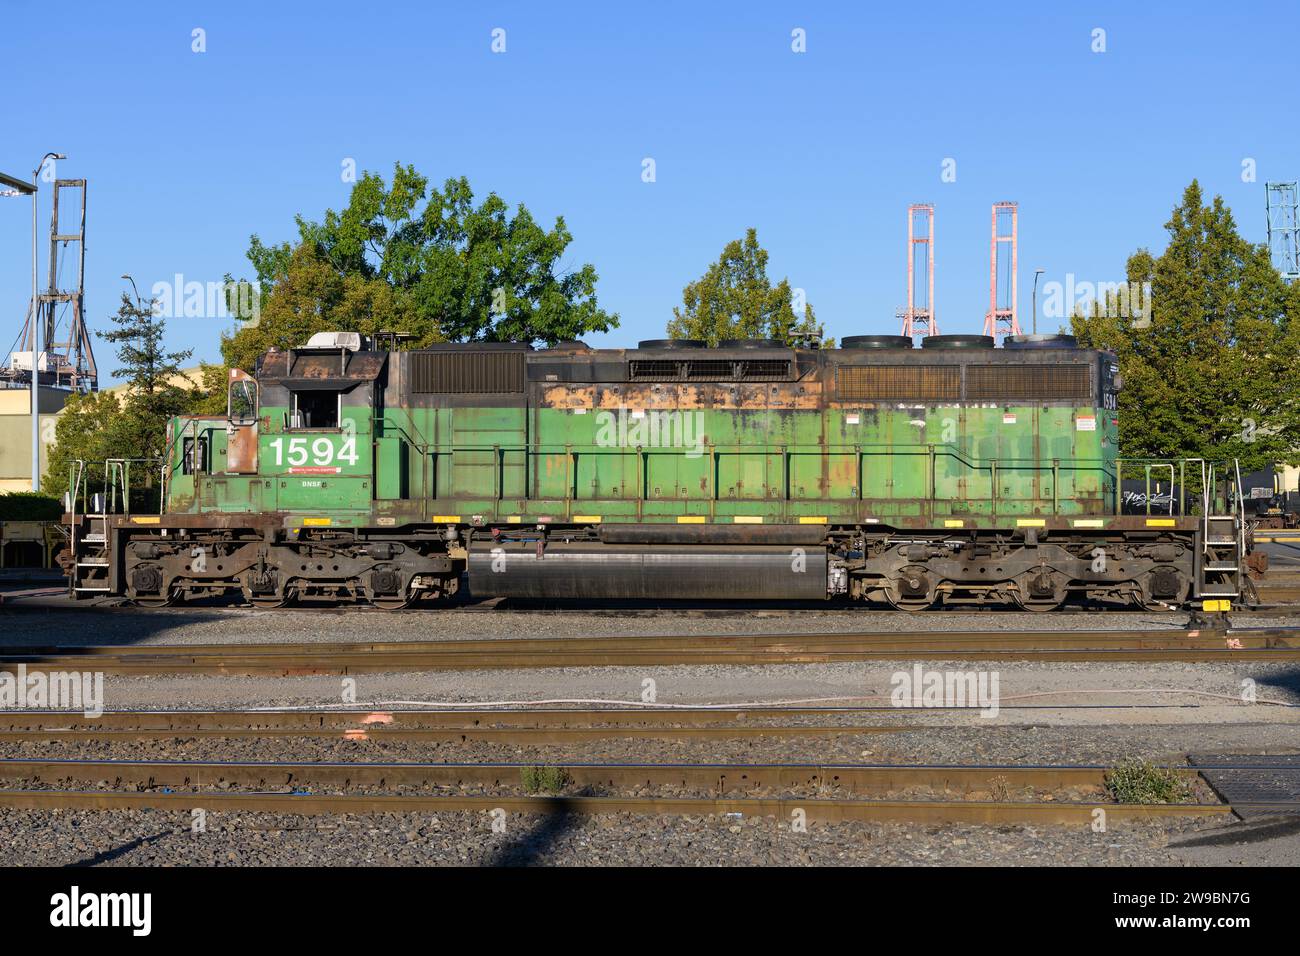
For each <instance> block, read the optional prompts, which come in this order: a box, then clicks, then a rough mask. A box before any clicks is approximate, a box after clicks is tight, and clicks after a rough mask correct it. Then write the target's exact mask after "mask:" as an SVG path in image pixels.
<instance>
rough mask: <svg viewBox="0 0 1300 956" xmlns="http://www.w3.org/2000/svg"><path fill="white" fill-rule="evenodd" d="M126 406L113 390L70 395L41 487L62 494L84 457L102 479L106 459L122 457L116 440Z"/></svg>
mask: <svg viewBox="0 0 1300 956" xmlns="http://www.w3.org/2000/svg"><path fill="white" fill-rule="evenodd" d="M121 415H122V406H121V403H119V402H118V400H117V396H116V395H114V394H113V393H112V392H89V393H87V394H84V395H82V394H73V395H70V396H68V403H67V405H65V406H64V408H63V414H61V415H60V416H59V418H58V421H57V423H56V424H55V426H54V447H53V448H51V449H50V458H49V467H48V468H47V469H46V472H45V477H44V478H42V479H41V490H42V491H44V492H46V493H47V494H51V495H56V496H59V497H62V495H63V493H64V492H65V491H67V490H68V478H69V475H70V473H71V467H72V463H73V462H74V461H75V460H76V459H78V458H80V459H82V460H83V461H85V462H87V463H88V464H89V463H94V465H93V467H94V472H93V474H94V476H95V478H96V481H99V480H102V477H103V474H102V473H103V465H104V460H105V459H107V458H120V457H122V456H121V455H119V454H118V452H117V449H116V445H115V442H116V440H117V435H116V429H117V423H118V421H119V420H120V418H121Z"/></svg>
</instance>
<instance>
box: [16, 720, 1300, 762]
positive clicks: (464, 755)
mask: <svg viewBox="0 0 1300 956" xmlns="http://www.w3.org/2000/svg"><path fill="white" fill-rule="evenodd" d="M1298 750H1300V733H1297V731H1296V728H1295V727H1294V726H1293V725H1281V726H1278V725H1237V726H1214V727H1198V726H1187V725H1184V726H1175V727H1170V726H1161V725H1157V726H1152V725H1138V726H1127V727H1123V728H1116V727H1054V728H1053V727H1042V726H1035V725H1028V726H1009V727H1002V728H985V727H959V728H928V729H923V730H908V731H903V732H900V733H890V734H853V733H846V734H844V735H842V736H836V737H829V738H827V737H793V738H789V737H766V738H744V739H730V740H633V739H628V738H619V737H617V736H614V737H611V738H610V739H607V740H599V741H584V742H580V743H568V744H564V745H563V746H527V747H525V746H514V745H509V744H501V743H497V742H483V741H468V742H465V743H450V744H443V743H428V742H424V741H384V740H342V739H320V738H301V737H298V738H290V739H283V738H276V737H266V738H260V739H256V738H255V739H240V738H234V739H230V738H213V737H186V736H185V734H184V732H181V733H179V734H178V735H177V738H176V739H175V740H170V741H129V742H111V743H108V742H103V743H100V742H97V743H84V744H78V743H75V742H63V741H56V742H54V743H35V742H20V743H8V742H6V743H3V744H0V758H3V759H11V760H12V759H25V760H33V759H43V758H48V759H74V758H82V759H94V760H118V759H120V760H199V761H203V760H231V761H253V762H256V761H262V762H275V761H281V762H283V761H301V762H336V763H343V762H358V763H361V762H368V763H518V764H528V765H531V764H540V763H560V764H569V763H572V764H577V763H651V764H653V763H749V764H764V763H793V764H827V763H867V764H905V763H912V764H916V763H926V764H1089V765H1096V766H1112V765H1114V764H1117V763H1119V762H1120V761H1122V760H1124V759H1125V758H1127V757H1138V758H1144V759H1148V760H1151V761H1153V762H1157V763H1169V762H1177V761H1179V759H1180V757H1181V756H1182V755H1183V754H1185V753H1188V752H1194V751H1200V752H1216V753H1231V752H1241V751H1246V752H1251V753H1263V752H1269V753H1293V752H1297V751H1298Z"/></svg>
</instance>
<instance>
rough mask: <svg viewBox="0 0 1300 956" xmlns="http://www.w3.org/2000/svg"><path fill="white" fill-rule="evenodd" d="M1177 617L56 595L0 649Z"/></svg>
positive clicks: (0, 626)
mask: <svg viewBox="0 0 1300 956" xmlns="http://www.w3.org/2000/svg"><path fill="white" fill-rule="evenodd" d="M1186 623H1187V615H1186V614H1185V613H1164V612H1161V613H1150V612H1103V611H1066V612H1061V613H1056V614H1033V613H1026V612H1016V611H981V612H964V611H943V612H935V613H925V614H908V613H906V612H901V611H880V610H863V609H860V608H844V609H834V610H833V609H820V610H818V609H807V610H795V611H791V610H779V609H778V610H754V609H745V608H737V609H726V610H679V609H663V610H626V609H625V610H606V611H490V610H485V611H465V610H457V609H446V610H438V609H431V610H423V609H416V610H408V611H402V612H398V613H390V612H386V611H379V610H375V609H373V608H347V609H323V608H322V609H313V610H303V609H282V610H278V611H261V610H253V609H244V608H233V607H230V608H223V607H176V608H160V609H157V610H143V609H138V608H128V607H120V608H111V607H101V608H94V607H90V608H83V607H77V606H73V605H71V604H70V602H67V601H66V600H63V599H60V600H59V601H57V602H54V603H53V606H43V605H40V604H26V603H24V602H23V601H22V600H15V601H11V602H9V603H6V604H5V605H4V606H3V607H2V608H0V643H3V644H4V645H6V646H22V645H33V644H36V645H59V644H65V645H66V644H101V645H104V644H218V643H221V644H243V643H254V644H256V643H266V642H267V641H276V642H294V643H297V642H304V643H332V642H340V641H358V640H383V641H436V640H465V639H482V638H509V637H550V638H557V637H560V638H562V637H594V636H614V635H661V634H676V635H689V634H701V635H704V634H735V633H764V634H781V633H795V632H811V631H816V632H823V633H844V632H848V631H875V632H882V633H885V632H889V633H897V632H906V631H984V630H1009V631H1015V630H1023V631H1039V630H1060V631H1079V630H1088V631H1091V630H1128V629H1146V630H1169V629H1173V630H1178V629H1182V628H1183V627H1184V626H1185V625H1186ZM1295 624H1296V620H1295V618H1285V617H1277V618H1270V617H1263V616H1252V617H1250V618H1249V619H1248V620H1247V619H1244V618H1243V626H1249V627H1285V626H1295Z"/></svg>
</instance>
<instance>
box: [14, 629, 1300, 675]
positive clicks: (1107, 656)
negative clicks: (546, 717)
mask: <svg viewBox="0 0 1300 956" xmlns="http://www.w3.org/2000/svg"><path fill="white" fill-rule="evenodd" d="M934 659H944V660H947V659H952V660H1034V661H1081V660H1082V661H1181V662H1205V661H1224V660H1234V661H1246V660H1250V661H1297V660H1300V629H1296V628H1234V629H1231V630H1167V631H1152V630H1112V631H965V632H962V631H947V632H938V633H935V632H924V633H901V634H900V633H867V632H855V633H844V634H722V635H693V636H689V637H684V636H674V635H668V636H659V637H642V636H636V637H626V636H619V637H590V638H589V637H581V638H498V639H487V640H484V639H473V640H447V641H396V642H359V643H348V644H321V643H310V644H202V645H199V644H190V645H157V644H137V645H109V646H103V645H101V646H95V645H91V646H60V647H31V648H21V649H18V648H13V649H10V650H8V651H7V652H6V653H4V654H3V655H2V656H0V671H9V672H14V671H16V670H17V669H18V667H19V666H20V665H22V666H25V667H26V668H28V669H48V670H76V669H82V670H86V669H93V670H95V671H99V672H103V673H105V674H127V675H141V674H176V673H182V674H193V673H208V674H234V675H268V674H270V675H310V674H345V675H346V674H356V673H376V672H386V671H429V670H480V669H503V668H537V667H633V666H649V665H674V664H790V663H827V662H836V661H871V660H934Z"/></svg>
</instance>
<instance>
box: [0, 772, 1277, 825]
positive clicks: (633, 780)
mask: <svg viewBox="0 0 1300 956" xmlns="http://www.w3.org/2000/svg"><path fill="white" fill-rule="evenodd" d="M528 769H529V767H528V765H521V764H358V763H345V764H334V763H249V762H200V761H136V760H98V759H96V760H27V759H23V760H0V781H5V782H6V783H7V784H10V786H5V787H0V806H3V807H10V808H24V809H42V810H48V809H55V808H57V809H82V810H89V809H107V810H122V809H129V810H145V809H150V810H193V809H194V808H202V809H204V810H216V811H245V812H271V813H288V814H305V815H312V814H338V813H349V814H363V813H365V814H369V813H435V814H436V813H447V812H454V811H478V812H488V811H495V810H503V811H505V812H507V813H519V814H553V813H571V814H581V815H590V814H617V813H633V814H655V815H689V816H707V815H713V814H723V815H733V816H735V815H739V816H774V817H776V818H778V819H789V818H790V816H791V815H792V814H795V813H802V814H803V815H804V817H805V819H807V820H808V821H817V822H841V821H848V820H856V821H875V822H904V823H957V824H963V823H964V824H971V823H984V824H1005V823H1036V824H1066V825H1069V824H1091V823H1093V822H1094V821H1095V819H1096V811H1097V810H1099V809H1100V810H1104V811H1105V813H1106V816H1107V819H1108V821H1109V820H1124V821H1127V820H1134V819H1146V820H1150V819H1159V818H1166V819H1167V818H1204V817H1223V816H1228V815H1230V814H1234V813H1236V814H1238V815H1241V814H1244V813H1250V814H1259V813H1278V812H1283V813H1294V812H1300V803H1298V802H1296V801H1293V800H1285V799H1275V800H1265V801H1257V802H1249V803H1236V804H1232V805H1229V804H1225V803H1199V802H1187V803H1169V804H1122V803H1115V802H1112V801H1108V800H1102V799H1086V798H1085V799H1064V800H1063V799H1058V798H1057V794H1058V793H1059V792H1060V791H1062V790H1075V791H1078V792H1081V793H1082V794H1083V795H1084V796H1085V797H1087V796H1089V795H1091V794H1092V793H1093V792H1100V791H1103V789H1104V787H1105V781H1106V768H1103V767H1095V766H1031V767H1027V766H937V765H936V766H889V765H859V764H842V765H795V764H767V765H759V764H726V765H718V764H671V765H669V764H639V765H638V764H565V765H563V766H557V767H556V768H555V769H557V770H561V771H562V772H563V775H564V781H565V783H564V786H565V788H566V789H571V790H578V791H579V792H576V793H568V794H559V795H536V794H521V793H518V792H510V791H511V790H512V789H513V790H515V791H517V790H518V789H520V784H519V780H520V776H521V774H523V773H524V772H525V771H527V770H528ZM1174 769H1175V770H1176V772H1177V773H1178V774H1180V775H1182V776H1184V778H1185V779H1186V780H1187V781H1188V782H1190V781H1192V780H1194V779H1195V778H1196V775H1197V773H1198V771H1201V770H1213V769H1225V768H1216V767H1210V766H1200V767H1196V768H1192V767H1178V768H1174ZM1226 769H1231V770H1233V771H1251V770H1257V769H1266V770H1270V771H1271V770H1276V768H1273V767H1266V768H1255V767H1252V766H1249V765H1244V764H1240V765H1238V764H1234V765H1231V766H1230V767H1228V768H1226ZM74 781H75V782H97V783H98V784H99V789H80V790H73V789H65V787H66V785H67V784H69V783H71V782H74ZM12 784H19V786H17V787H15V786H12ZM467 785H473V786H478V787H482V788H506V792H502V793H430V792H426V790H429V789H433V790H436V789H438V788H445V789H451V788H457V787H461V788H463V787H465V786H467ZM106 786H107V787H113V788H118V789H104V787H106ZM213 787H219V788H222V789H208V788H213ZM229 787H251V788H261V789H257V790H254V791H252V792H248V791H239V790H230V789H226V788H229ZM311 787H319V788H326V789H330V790H332V791H334V792H327V793H322V792H312V791H311V790H310V789H309V788H311ZM394 787H405V788H408V789H409V788H415V792H405V793H355V792H338V791H339V790H344V791H347V790H353V789H359V790H364V789H372V788H377V789H384V788H394ZM653 787H663V788H674V787H675V788H679V789H682V790H687V791H690V794H689V795H681V794H676V793H666V794H657V795H648V796H647V795H645V794H635V795H627V794H616V795H594V794H593V793H592V791H595V790H600V789H606V788H608V789H622V790H626V789H639V788H653ZM123 788H130V789H123ZM176 788H181V789H179V790H178V789H176ZM265 788H279V789H278V790H270V791H268V790H267V789H265ZM285 788H291V789H285ZM800 788H802V789H803V790H804V791H805V792H803V793H799V794H795V795H790V794H788V793H787V794H783V795H764V796H752V795H751V796H746V795H738V794H743V793H744V792H745V791H750V792H752V791H754V790H764V789H766V790H779V791H789V790H791V789H800ZM914 788H928V789H930V790H932V791H935V792H936V793H940V794H941V795H942V796H941V797H939V798H934V799H903V800H900V799H872V798H870V797H869V796H868V798H865V799H864V798H863V795H871V794H886V795H888V794H892V793H895V792H897V791H900V790H908V789H914ZM989 791H1002V792H1004V793H1007V794H1010V793H1012V792H1018V796H1020V797H1022V799H1011V798H1010V797H1009V796H1008V797H1007V798H1004V799H992V800H990V799H982V798H981V797H987V796H988V795H989ZM1026 791H1031V793H1028V794H1027V793H1026ZM836 792H840V793H847V794H852V796H838V797H837V796H830V794H833V793H836ZM954 792H956V793H957V794H967V795H972V796H971V798H970V799H952V798H951V797H952V796H953V793H954ZM1025 796H1029V797H1030V799H1023V797H1025Z"/></svg>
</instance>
